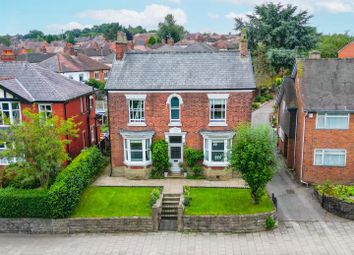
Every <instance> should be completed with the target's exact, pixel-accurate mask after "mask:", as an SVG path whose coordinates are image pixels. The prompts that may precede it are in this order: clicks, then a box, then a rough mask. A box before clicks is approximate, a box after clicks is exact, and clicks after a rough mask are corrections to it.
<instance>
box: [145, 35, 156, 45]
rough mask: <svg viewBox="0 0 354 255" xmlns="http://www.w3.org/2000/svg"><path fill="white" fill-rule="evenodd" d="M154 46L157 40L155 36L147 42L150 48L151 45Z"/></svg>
mask: <svg viewBox="0 0 354 255" xmlns="http://www.w3.org/2000/svg"><path fill="white" fill-rule="evenodd" d="M154 44H156V38H155V36H153V35H152V36H150V37H149V40H148V41H147V45H148V46H151V45H154Z"/></svg>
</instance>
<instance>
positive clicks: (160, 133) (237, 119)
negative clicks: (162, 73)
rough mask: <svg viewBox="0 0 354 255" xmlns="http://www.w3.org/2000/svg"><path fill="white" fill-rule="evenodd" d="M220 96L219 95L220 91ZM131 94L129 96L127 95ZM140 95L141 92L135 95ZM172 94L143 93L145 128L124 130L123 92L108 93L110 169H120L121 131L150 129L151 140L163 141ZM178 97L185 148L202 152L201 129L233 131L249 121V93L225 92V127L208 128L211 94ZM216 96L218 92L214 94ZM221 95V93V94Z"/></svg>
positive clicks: (125, 106)
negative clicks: (151, 131)
mask: <svg viewBox="0 0 354 255" xmlns="http://www.w3.org/2000/svg"><path fill="white" fill-rule="evenodd" d="M220 93H221V92H220ZM129 94H133V93H129ZM139 94H141V93H139ZM171 94H174V93H147V96H146V100H145V120H146V125H147V126H146V127H131V126H130V127H128V103H127V100H126V97H125V94H123V93H109V95H108V97H109V99H108V108H109V115H110V136H111V137H110V138H111V149H112V166H113V167H120V166H123V165H124V164H123V160H124V158H123V157H124V152H123V150H124V146H123V139H122V136H121V135H120V134H119V131H120V130H121V129H126V130H129V131H142V130H153V131H154V132H155V134H154V136H153V140H156V139H165V132H169V129H170V128H171V127H169V126H168V124H169V123H170V107H169V104H167V100H168V97H169V96H170V95H171ZM177 94H178V95H180V96H181V97H182V100H183V104H181V123H182V127H181V129H182V132H186V146H189V147H192V148H195V149H200V150H202V149H203V137H202V136H201V135H200V131H201V130H208V131H223V130H233V129H234V128H235V127H237V125H238V124H239V123H241V122H246V121H247V122H250V121H251V112H252V107H251V103H252V99H253V96H254V93H253V92H229V93H227V94H229V98H228V100H227V114H226V122H227V124H228V126H227V127H209V126H208V124H209V100H208V94H213V93H208V92H205V93H177ZM214 94H218V93H214ZM223 94H225V93H223Z"/></svg>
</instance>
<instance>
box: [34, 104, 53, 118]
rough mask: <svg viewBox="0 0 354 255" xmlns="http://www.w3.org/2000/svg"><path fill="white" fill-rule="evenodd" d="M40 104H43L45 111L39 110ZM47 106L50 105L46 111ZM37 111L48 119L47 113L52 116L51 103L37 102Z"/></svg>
mask: <svg viewBox="0 0 354 255" xmlns="http://www.w3.org/2000/svg"><path fill="white" fill-rule="evenodd" d="M41 106H44V108H45V111H42V110H41ZM47 106H50V111H47ZM38 112H39V113H44V117H45V119H48V116H47V113H50V115H51V117H53V106H52V104H38Z"/></svg>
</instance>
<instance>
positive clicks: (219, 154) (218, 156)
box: [211, 151, 224, 162]
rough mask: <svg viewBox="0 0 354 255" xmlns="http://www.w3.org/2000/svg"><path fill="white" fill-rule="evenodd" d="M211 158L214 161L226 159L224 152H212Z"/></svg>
mask: <svg viewBox="0 0 354 255" xmlns="http://www.w3.org/2000/svg"><path fill="white" fill-rule="evenodd" d="M211 160H212V161H216V162H219V161H224V152H214V151H212V152H211Z"/></svg>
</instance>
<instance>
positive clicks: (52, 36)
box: [44, 34, 60, 43]
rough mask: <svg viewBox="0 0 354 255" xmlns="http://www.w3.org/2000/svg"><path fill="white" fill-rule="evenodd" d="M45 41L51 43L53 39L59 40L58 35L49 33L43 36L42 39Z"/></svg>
mask: <svg viewBox="0 0 354 255" xmlns="http://www.w3.org/2000/svg"><path fill="white" fill-rule="evenodd" d="M44 40H45V41H46V42H47V43H51V42H53V41H57V40H60V37H59V36H58V35H51V34H48V35H46V36H45V39H44Z"/></svg>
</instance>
